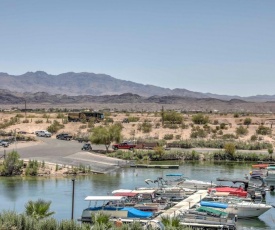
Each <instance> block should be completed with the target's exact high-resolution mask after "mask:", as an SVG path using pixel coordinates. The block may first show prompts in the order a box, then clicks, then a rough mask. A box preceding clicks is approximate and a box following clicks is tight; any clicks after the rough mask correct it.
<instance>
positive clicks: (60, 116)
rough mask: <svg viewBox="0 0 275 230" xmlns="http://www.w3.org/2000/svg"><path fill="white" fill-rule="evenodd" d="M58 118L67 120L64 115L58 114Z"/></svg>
mask: <svg viewBox="0 0 275 230" xmlns="http://www.w3.org/2000/svg"><path fill="white" fill-rule="evenodd" d="M56 118H57V119H63V118H65V115H64V114H63V113H58V114H57V115H56Z"/></svg>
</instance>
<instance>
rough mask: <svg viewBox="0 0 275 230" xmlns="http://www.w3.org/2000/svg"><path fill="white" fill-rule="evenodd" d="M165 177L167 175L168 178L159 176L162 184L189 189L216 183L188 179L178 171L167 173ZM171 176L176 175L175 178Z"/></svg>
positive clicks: (211, 185) (204, 187)
mask: <svg viewBox="0 0 275 230" xmlns="http://www.w3.org/2000/svg"><path fill="white" fill-rule="evenodd" d="M166 177H169V179H167V180H164V179H163V178H159V179H160V180H161V183H162V186H166V187H167V186H177V187H181V188H189V189H196V190H201V189H208V188H211V187H214V186H216V184H214V183H212V182H206V181H200V180H190V179H188V178H186V177H183V174H180V173H172V174H167V175H166ZM173 177H177V179H174V180H173V179H170V178H173Z"/></svg>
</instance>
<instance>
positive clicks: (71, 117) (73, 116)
mask: <svg viewBox="0 0 275 230" xmlns="http://www.w3.org/2000/svg"><path fill="white" fill-rule="evenodd" d="M90 119H94V120H95V122H100V121H101V120H103V119H104V114H103V113H99V112H79V113H68V121H69V122H79V121H83V120H84V121H87V122H89V121H90Z"/></svg>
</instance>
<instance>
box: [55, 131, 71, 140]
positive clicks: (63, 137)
mask: <svg viewBox="0 0 275 230" xmlns="http://www.w3.org/2000/svg"><path fill="white" fill-rule="evenodd" d="M72 138H73V136H71V135H69V134H68V133H60V134H58V135H56V139H59V140H67V141H70V140H71V139H72Z"/></svg>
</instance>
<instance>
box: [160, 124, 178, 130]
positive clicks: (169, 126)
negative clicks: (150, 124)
mask: <svg viewBox="0 0 275 230" xmlns="http://www.w3.org/2000/svg"><path fill="white" fill-rule="evenodd" d="M178 127H179V126H178V125H177V124H170V123H169V124H164V126H163V128H168V129H177V128H178Z"/></svg>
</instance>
